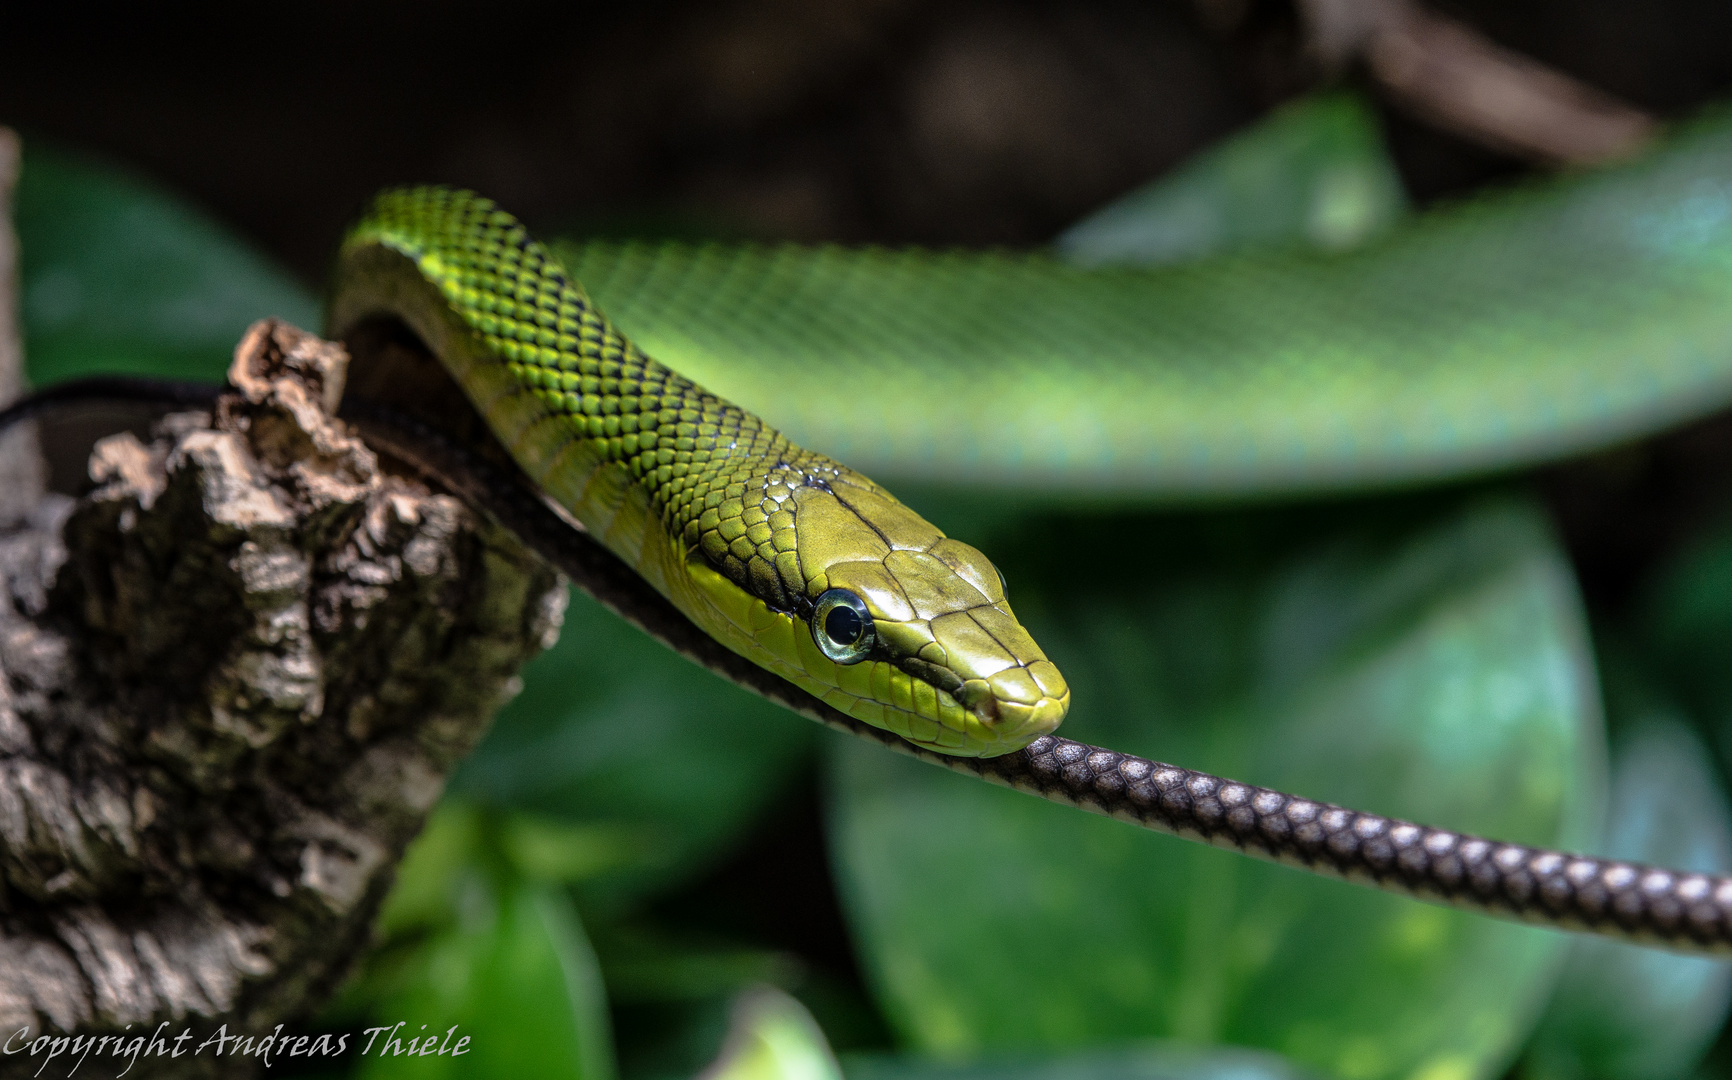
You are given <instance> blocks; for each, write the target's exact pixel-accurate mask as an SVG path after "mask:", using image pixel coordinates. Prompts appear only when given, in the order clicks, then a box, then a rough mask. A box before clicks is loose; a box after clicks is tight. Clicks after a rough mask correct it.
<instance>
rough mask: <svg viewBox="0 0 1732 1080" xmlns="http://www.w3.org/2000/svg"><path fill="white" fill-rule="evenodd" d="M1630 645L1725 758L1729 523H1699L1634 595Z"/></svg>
mask: <svg viewBox="0 0 1732 1080" xmlns="http://www.w3.org/2000/svg"><path fill="white" fill-rule="evenodd" d="M1641 607H1642V617H1641V618H1640V620H1639V626H1638V632H1637V645H1638V648H1639V649H1640V651H1641V654H1642V656H1643V658H1644V660H1645V662H1646V663H1647V664H1648V665H1649V666H1650V667H1651V668H1652V670H1653V673H1654V676H1655V677H1656V678H1657V679H1659V680H1661V681H1662V682H1663V685H1664V686H1665V687H1666V689H1667V691H1668V692H1669V693H1670V694H1672V695H1673V696H1675V697H1676V698H1677V699H1678V701H1679V704H1680V705H1682V706H1683V707H1684V708H1685V709H1686V710H1687V712H1688V713H1689V714H1690V715H1691V716H1692V717H1693V718H1695V719H1697V720H1699V721H1701V722H1702V723H1703V724H1704V725H1705V727H1706V730H1707V731H1708V733H1709V736H1710V739H1711V740H1712V741H1713V743H1714V746H1715V749H1716V750H1717V751H1718V752H1719V755H1720V760H1721V762H1722V763H1723V764H1724V763H1727V762H1732V664H1728V663H1727V662H1726V658H1727V657H1728V656H1732V523H1727V522H1722V523H1720V525H1719V527H1718V528H1714V529H1709V530H1705V531H1704V534H1703V535H1702V536H1700V537H1699V538H1697V539H1696V540H1695V541H1694V543H1692V544H1691V545H1690V546H1689V547H1688V548H1686V550H1684V551H1683V552H1682V553H1680V554H1679V555H1678V556H1676V557H1674V558H1673V559H1672V560H1671V561H1670V562H1669V563H1667V564H1666V566H1665V567H1664V568H1663V569H1662V570H1661V571H1660V573H1659V574H1658V575H1657V577H1656V579H1655V581H1654V582H1653V583H1652V585H1651V586H1650V587H1649V588H1648V589H1647V590H1646V595H1645V596H1644V597H1643V599H1642V604H1641Z"/></svg>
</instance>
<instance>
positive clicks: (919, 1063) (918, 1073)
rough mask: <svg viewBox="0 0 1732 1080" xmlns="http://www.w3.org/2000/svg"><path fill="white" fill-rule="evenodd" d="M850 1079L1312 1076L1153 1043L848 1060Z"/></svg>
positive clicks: (1244, 1056) (1252, 1057)
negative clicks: (1051, 1052)
mask: <svg viewBox="0 0 1732 1080" xmlns="http://www.w3.org/2000/svg"><path fill="white" fill-rule="evenodd" d="M842 1064H843V1070H844V1072H845V1073H846V1074H847V1077H848V1080H1303V1078H1304V1077H1306V1076H1307V1075H1309V1074H1307V1073H1306V1072H1305V1071H1304V1070H1302V1069H1300V1068H1299V1067H1298V1066H1296V1065H1294V1064H1292V1063H1291V1062H1289V1061H1286V1060H1284V1059H1282V1058H1281V1057H1279V1056H1277V1055H1275V1054H1270V1053H1265V1052H1263V1051H1259V1050H1240V1049H1235V1048H1209V1049H1205V1048H1203V1047H1197V1046H1186V1045H1183V1044H1174V1043H1149V1044H1146V1045H1141V1046H1133V1047H1128V1048H1117V1049H1111V1050H1088V1051H1083V1052H1080V1053H1076V1054H1067V1055H1064V1056H1062V1057H1048V1056H1031V1055H1026V1054H1019V1055H1017V1056H1015V1057H1006V1058H997V1059H992V1060H988V1061H985V1062H981V1063H976V1064H969V1065H957V1064H946V1063H942V1062H935V1061H932V1060H930V1059H925V1060H923V1059H920V1058H908V1057H897V1056H890V1055H884V1056H876V1055H875V1056H865V1055H859V1056H850V1057H847V1058H845V1059H843V1062H842Z"/></svg>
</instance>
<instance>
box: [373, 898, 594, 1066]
mask: <svg viewBox="0 0 1732 1080" xmlns="http://www.w3.org/2000/svg"><path fill="white" fill-rule="evenodd" d="M491 899H492V901H493V902H491V903H484V904H480V905H473V907H475V908H477V909H478V910H471V911H470V912H468V913H467V914H468V918H467V919H466V920H465V921H464V923H462V924H460V925H457V926H454V927H452V928H450V929H448V930H446V931H444V932H443V933H440V934H438V935H436V936H434V937H432V938H431V939H429V940H428V941H427V943H426V944H425V945H424V946H423V948H422V949H421V950H420V952H419V955H418V957H417V963H416V965H415V968H416V970H414V971H413V972H412V974H411V977H408V978H405V979H404V986H405V988H404V989H403V990H402V991H401V992H400V993H398V994H396V995H393V996H391V997H389V998H387V999H385V1000H384V1001H382V1002H380V1003H379V1005H378V1007H377V1008H376V1009H375V1011H374V1015H375V1016H377V1017H378V1018H379V1019H377V1020H375V1021H374V1024H375V1027H379V1026H381V1025H382V1027H381V1028H380V1029H379V1030H374V1029H373V1028H369V1029H368V1030H367V1031H364V1032H363V1033H362V1034H361V1035H360V1037H359V1039H358V1041H357V1043H356V1044H355V1046H354V1049H356V1050H358V1051H360V1067H359V1069H358V1071H357V1075H358V1076H360V1077H363V1078H365V1080H398V1078H404V1080H407V1078H416V1080H426V1078H433V1077H463V1078H465V1080H469V1078H473V1080H517V1078H520V1077H526V1076H533V1077H537V1078H538V1080H554V1078H559V1077H567V1078H571V1080H612V1077H613V1075H614V1067H613V1051H612V1046H611V1042H610V1036H609V1032H608V1025H607V1013H606V1004H605V1000H604V997H603V992H602V986H601V976H600V973H599V972H598V971H597V969H596V963H595V956H594V954H593V953H592V952H591V951H590V948H589V942H588V940H587V939H586V938H585V937H584V933H583V927H582V925H581V924H580V923H579V922H578V919H577V913H576V912H575V911H573V910H572V908H571V904H570V902H569V901H568V900H567V899H566V898H565V897H564V895H563V894H562V893H560V892H559V891H558V890H556V889H552V888H548V887H545V886H535V885H526V884H521V883H511V884H507V885H506V886H505V887H504V888H503V890H502V894H501V895H499V896H498V897H496V898H491ZM429 1037H431V1038H432V1039H433V1045H434V1052H433V1053H431V1054H425V1053H422V1052H419V1051H424V1050H425V1047H426V1045H427V1044H426V1042H425V1040H426V1039H428V1038H429ZM465 1038H467V1042H464V1041H462V1040H464V1039H465ZM412 1040H413V1042H412ZM441 1050H443V1051H446V1053H443V1054H441V1053H439V1052H438V1051H441Z"/></svg>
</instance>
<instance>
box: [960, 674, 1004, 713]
mask: <svg viewBox="0 0 1732 1080" xmlns="http://www.w3.org/2000/svg"><path fill="white" fill-rule="evenodd" d="M957 698H958V700H960V701H961V702H962V707H963V708H965V709H967V710H968V711H969V712H971V713H973V714H974V716H975V719H977V720H979V721H980V722H981V723H983V724H995V723H997V722H998V698H997V696H996V695H994V694H993V692H992V684H991V683H989V682H987V681H986V680H985V679H969V680H968V681H966V682H964V683H963V684H962V692H961V693H959V694H958V695H957Z"/></svg>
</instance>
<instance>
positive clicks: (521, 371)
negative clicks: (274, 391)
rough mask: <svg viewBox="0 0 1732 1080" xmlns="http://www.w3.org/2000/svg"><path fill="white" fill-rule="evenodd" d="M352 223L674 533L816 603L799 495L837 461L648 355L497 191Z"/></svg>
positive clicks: (412, 196)
mask: <svg viewBox="0 0 1732 1080" xmlns="http://www.w3.org/2000/svg"><path fill="white" fill-rule="evenodd" d="M356 231H357V234H370V235H373V236H376V237H378V238H379V239H381V240H383V241H384V242H386V243H389V244H390V245H391V246H393V247H395V248H396V249H397V250H399V251H402V252H404V253H405V254H406V255H409V256H410V257H412V258H416V259H417V261H418V262H419V264H420V269H421V271H422V273H423V274H424V275H425V276H426V277H427V278H428V279H429V280H431V281H433V282H434V283H435V284H436V285H437V286H438V287H439V289H440V290H441V291H442V292H443V293H444V294H445V297H446V299H447V300H448V301H449V303H450V304H451V306H452V309H453V310H455V311H456V312H457V313H458V314H459V315H460V316H461V318H462V319H463V320H464V322H466V323H467V324H468V325H469V326H470V327H471V328H472V329H473V330H474V331H475V332H476V333H477V334H479V335H480V336H481V338H482V340H483V341H484V342H485V344H486V347H487V349H488V350H489V351H490V352H492V353H493V354H494V355H496V356H498V357H500V358H501V359H502V360H503V361H504V362H505V363H506V365H507V366H508V368H509V370H510V372H511V374H512V376H513V377H514V378H515V379H516V381H517V383H518V385H520V386H521V387H522V388H523V392H524V393H529V394H533V395H535V397H536V398H537V399H538V400H539V401H540V402H541V404H542V405H543V406H544V407H545V408H546V410H547V411H548V413H549V414H550V415H552V416H555V417H557V418H558V419H560V420H562V421H563V422H564V423H565V425H566V426H567V428H568V429H569V432H570V437H571V438H572V439H574V440H585V441H587V442H589V443H590V444H591V445H592V446H593V447H594V448H595V450H596V452H597V453H598V455H599V456H600V458H601V459H602V460H604V461H608V462H622V463H624V464H625V465H626V466H627V467H628V468H629V469H630V471H631V474H632V476H633V478H634V479H635V480H636V481H637V482H638V483H640V484H641V485H643V487H644V489H645V490H646V491H647V492H648V494H649V496H650V502H651V506H652V508H653V509H654V511H655V512H656V513H657V514H658V515H659V516H660V518H661V521H662V524H663V526H664V527H665V528H666V529H667V530H668V531H669V533H670V534H671V535H675V536H679V537H681V538H682V539H683V540H684V541H685V543H686V545H687V547H688V548H689V549H696V550H699V551H701V552H703V554H704V556H705V558H706V559H707V560H708V561H709V562H710V564H711V565H712V566H714V567H715V568H716V569H717V570H719V571H720V572H721V573H723V574H725V575H726V576H727V577H728V578H730V579H731V580H733V581H734V582H736V583H737V584H739V585H740V586H741V587H743V588H745V589H747V590H748V591H750V592H751V593H752V594H753V595H755V596H757V597H758V598H759V599H761V600H763V601H765V602H766V603H768V604H769V605H770V606H771V607H773V608H776V609H778V610H782V611H790V610H794V611H800V612H804V611H805V610H806V609H807V608H808V607H809V605H810V599H811V597H810V596H809V595H808V587H809V586H810V585H811V584H812V583H811V581H809V580H808V578H807V576H806V575H805V574H804V573H802V571H801V567H800V562H799V558H798V555H797V554H796V551H795V543H794V514H793V509H794V508H793V505H792V502H791V498H792V492H793V490H794V489H795V488H797V487H800V486H802V485H815V486H824V485H825V484H826V483H827V481H828V480H829V479H832V478H834V477H836V476H839V475H842V474H843V473H844V472H847V470H846V469H845V468H844V467H843V466H841V465H839V464H837V463H836V462H834V461H832V460H831V459H829V458H827V457H825V456H823V455H822V454H816V453H813V452H811V451H809V450H804V449H801V448H800V447H798V446H796V445H794V444H793V443H792V442H790V441H789V440H788V439H787V437H785V436H784V435H782V434H781V433H780V432H778V431H776V430H775V429H774V428H772V427H770V426H769V425H767V424H765V423H764V422H763V421H762V420H760V419H759V418H758V417H756V416H754V415H752V414H751V413H749V412H747V411H746V410H744V409H742V408H740V407H739V406H737V405H733V404H731V403H729V402H727V401H724V400H722V399H721V398H719V397H717V396H716V395H714V394H711V393H709V392H707V391H705V390H704V389H702V388H701V387H699V386H697V385H695V384H694V383H693V382H692V381H691V380H690V379H687V378H685V377H683V376H681V375H679V374H678V373H676V372H674V371H671V370H669V369H668V368H667V367H665V366H663V365H662V364H660V363H657V362H656V361H655V360H652V359H650V358H649V357H648V356H645V355H644V354H643V352H641V351H640V350H639V349H638V348H637V347H636V346H635V345H633V344H632V343H631V342H630V341H628V340H627V339H626V338H625V336H624V335H623V334H621V333H620V332H619V331H618V330H616V329H614V328H613V326H612V325H611V324H610V323H609V322H608V321H607V319H606V318H605V317H604V316H603V315H602V314H601V313H600V312H599V311H597V310H596V309H595V306H594V305H593V304H592V303H590V300H589V297H588V296H587V295H585V293H584V291H583V289H582V288H581V287H580V286H579V285H577V284H576V283H575V282H573V281H572V280H571V279H570V278H569V277H568V276H567V275H566V273H565V270H564V269H563V268H562V267H561V266H560V264H559V263H558V261H557V260H555V259H554V258H553V257H552V255H551V254H549V252H548V251H547V249H546V248H545V247H543V246H542V245H541V244H540V243H538V242H536V241H534V240H532V239H530V237H529V234H528V231H527V230H526V229H525V228H524V227H523V226H522V225H521V224H520V223H518V221H517V220H516V219H515V218H513V217H512V216H511V215H510V214H508V213H506V212H505V211H503V210H501V209H499V207H498V206H497V205H496V204H495V203H493V202H492V200H489V199H485V198H482V197H481V196H479V195H475V194H473V193H471V192H467V191H461V190H457V189H452V188H426V187H422V188H409V189H401V190H395V191H388V192H385V193H384V194H382V195H380V196H379V197H378V199H377V200H376V201H375V202H374V204H373V207H372V209H371V212H370V213H369V214H368V216H367V218H366V219H365V221H364V222H363V223H362V225H361V226H359V227H358V228H357V230H356Z"/></svg>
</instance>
